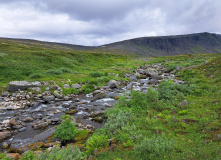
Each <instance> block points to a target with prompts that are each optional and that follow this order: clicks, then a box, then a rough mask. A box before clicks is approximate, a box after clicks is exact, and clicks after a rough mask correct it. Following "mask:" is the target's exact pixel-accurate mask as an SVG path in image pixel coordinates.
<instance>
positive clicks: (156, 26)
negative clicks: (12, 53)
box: [0, 0, 221, 45]
mask: <svg viewBox="0 0 221 160" xmlns="http://www.w3.org/2000/svg"><path fill="white" fill-rule="evenodd" d="M220 6H221V1H220V0H213V1H212V2H211V1H210V0H180V1H177V0H167V1H164V0H148V1H147V0H105V1H104V0H81V1H78V0H63V1H60V0H37V1H36V0H19V1H18V0H7V1H5V0H0V24H1V25H0V37H9V38H29V39H38V40H45V41H54V42H63V43H71V44H79V45H102V44H106V43H111V42H115V41H120V40H125V39H131V38H136V37H144V36H163V35H177V34H188V33H196V32H212V33H221V21H220V15H221V10H220V9H219V7H220Z"/></svg>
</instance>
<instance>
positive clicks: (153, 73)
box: [143, 68, 158, 77]
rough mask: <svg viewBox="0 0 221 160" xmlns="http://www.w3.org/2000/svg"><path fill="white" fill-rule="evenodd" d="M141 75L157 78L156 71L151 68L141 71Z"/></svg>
mask: <svg viewBox="0 0 221 160" xmlns="http://www.w3.org/2000/svg"><path fill="white" fill-rule="evenodd" d="M143 73H144V74H145V75H147V76H149V77H157V76H158V71H157V70H156V69H153V68H147V69H145V70H144V71H143Z"/></svg>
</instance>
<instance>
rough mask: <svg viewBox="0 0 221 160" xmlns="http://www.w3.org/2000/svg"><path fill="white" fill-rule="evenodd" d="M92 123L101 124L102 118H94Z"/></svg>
mask: <svg viewBox="0 0 221 160" xmlns="http://www.w3.org/2000/svg"><path fill="white" fill-rule="evenodd" d="M92 120H93V121H95V122H98V123H102V122H103V118H102V117H95V118H92Z"/></svg>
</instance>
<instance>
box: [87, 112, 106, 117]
mask: <svg viewBox="0 0 221 160" xmlns="http://www.w3.org/2000/svg"><path fill="white" fill-rule="evenodd" d="M103 114H104V111H95V112H93V113H91V114H90V117H97V116H101V115H103Z"/></svg>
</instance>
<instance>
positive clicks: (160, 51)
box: [102, 33, 221, 56]
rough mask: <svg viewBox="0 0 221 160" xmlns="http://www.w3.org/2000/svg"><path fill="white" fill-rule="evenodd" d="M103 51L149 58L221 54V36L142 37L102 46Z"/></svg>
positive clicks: (203, 34)
mask: <svg viewBox="0 0 221 160" xmlns="http://www.w3.org/2000/svg"><path fill="white" fill-rule="evenodd" d="M102 49H105V50H116V51H119V52H129V53H134V54H137V55H149V56H166V55H178V54H195V53H221V35H218V34H210V33H197V34H190V35H179V36H162V37H142V38H136V39H131V40H126V41H121V42H116V43H112V44H107V45H104V46H102Z"/></svg>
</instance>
